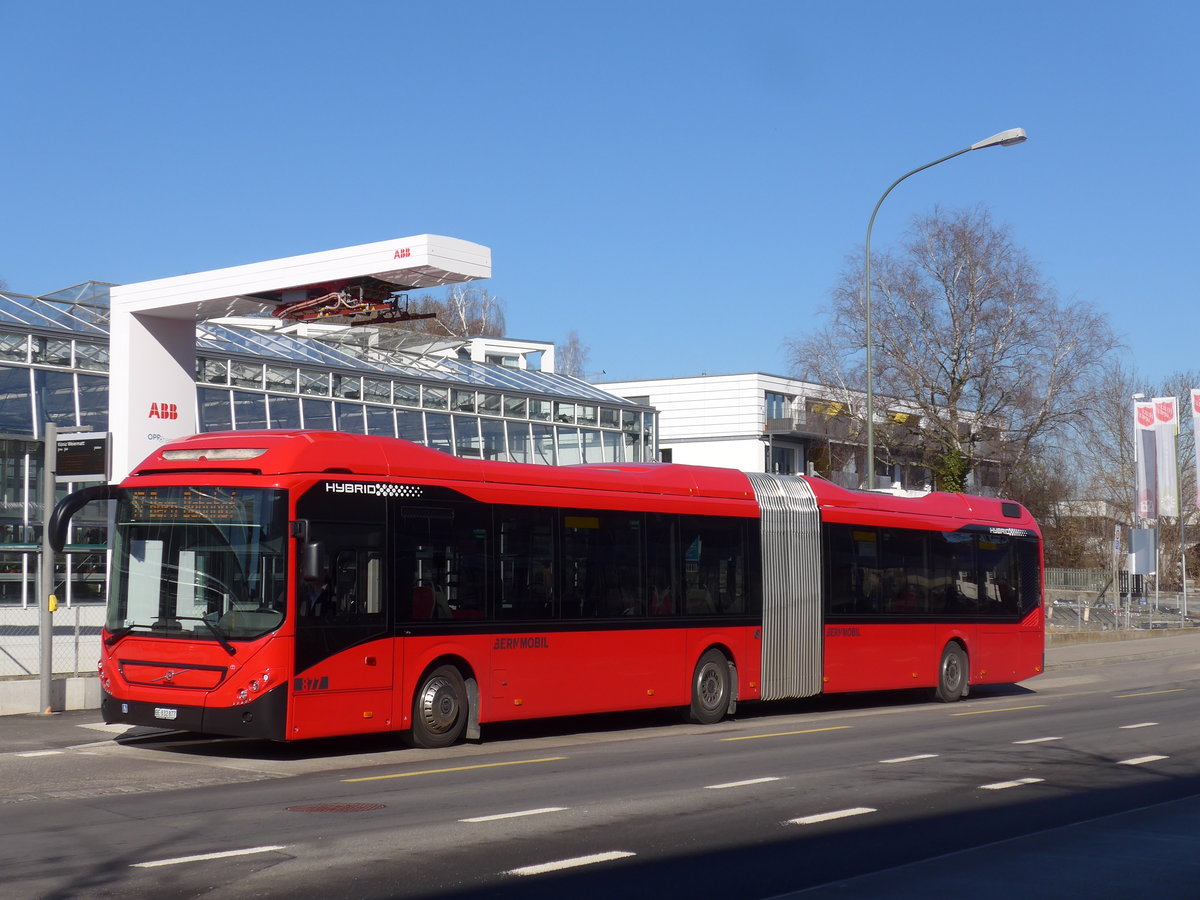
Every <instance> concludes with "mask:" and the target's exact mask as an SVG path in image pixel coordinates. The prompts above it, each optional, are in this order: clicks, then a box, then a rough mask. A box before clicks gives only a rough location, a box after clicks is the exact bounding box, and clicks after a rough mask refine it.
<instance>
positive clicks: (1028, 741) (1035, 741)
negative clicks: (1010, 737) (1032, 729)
mask: <svg viewBox="0 0 1200 900" xmlns="http://www.w3.org/2000/svg"><path fill="white" fill-rule="evenodd" d="M1061 740H1062V738H1060V737H1043V738H1026V739H1025V740H1023V741H1013V743H1014V744H1044V743H1046V742H1047V741H1061Z"/></svg>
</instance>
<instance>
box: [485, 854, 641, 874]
mask: <svg viewBox="0 0 1200 900" xmlns="http://www.w3.org/2000/svg"><path fill="white" fill-rule="evenodd" d="M636 855H637V854H636V853H630V852H629V851H628V850H609V851H608V852H607V853H593V854H592V855H591V856H576V857H573V858H571V859H560V860H557V861H555V862H548V863H539V864H538V865H536V866H522V867H521V868H519V869H509V870H508V871H507V872H505V874H506V875H544V874H546V873H547V872H560V871H562V870H563V869H574V868H576V867H578V866H590V865H593V864H594V863H602V862H611V861H612V860H614V859H624V858H625V857H627V856H636Z"/></svg>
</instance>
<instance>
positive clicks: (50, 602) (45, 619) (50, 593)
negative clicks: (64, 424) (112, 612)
mask: <svg viewBox="0 0 1200 900" xmlns="http://www.w3.org/2000/svg"><path fill="white" fill-rule="evenodd" d="M42 438H43V439H44V440H45V453H44V456H43V461H42V558H41V577H40V579H39V582H40V587H41V590H40V592H39V593H40V595H41V596H40V597H39V598H38V636H39V644H40V649H41V653H40V656H41V662H40V666H39V668H40V670H41V676H40V679H41V708H42V712H43V713H44V714H49V713H51V712H53V706H54V701H53V699H52V690H51V689H52V682H53V680H54V619H53V616H52V613H53V611H54V606H55V605H56V604H55V598H54V548H53V547H51V546H50V513H51V512H52V511H53V509H54V496H55V486H56V478H55V468H56V466H57V459H56V457H57V454H58V426H56V425H55V424H54V423H53V422H47V423H46V424H45V425H44V426H43V428H42Z"/></svg>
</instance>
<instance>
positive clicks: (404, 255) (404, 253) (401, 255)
mask: <svg viewBox="0 0 1200 900" xmlns="http://www.w3.org/2000/svg"><path fill="white" fill-rule="evenodd" d="M410 256H412V250H411V249H409V248H408V247H402V248H401V249H399V250H397V251H396V253H395V255H394V256H393V257H392V259H408V258H409V257H410Z"/></svg>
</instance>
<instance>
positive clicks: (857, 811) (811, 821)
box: [785, 806, 877, 825]
mask: <svg viewBox="0 0 1200 900" xmlns="http://www.w3.org/2000/svg"><path fill="white" fill-rule="evenodd" d="M873 812H877V810H875V809H874V808H872V807H870V806H856V807H854V808H853V809H839V810H835V811H834V812H827V813H817V814H816V815H815V816H801V817H800V818H799V819H788V820H787V822H786V823H785V824H788V825H816V824H818V823H820V822H832V821H833V820H834V819H846V818H849V817H850V816H862V815H866V814H867V813H873Z"/></svg>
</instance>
